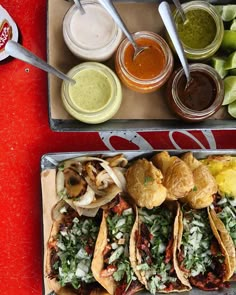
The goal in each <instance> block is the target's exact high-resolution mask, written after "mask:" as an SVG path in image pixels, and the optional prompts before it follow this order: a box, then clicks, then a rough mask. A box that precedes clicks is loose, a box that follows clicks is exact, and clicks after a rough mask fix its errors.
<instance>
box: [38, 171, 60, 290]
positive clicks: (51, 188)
mask: <svg viewBox="0 0 236 295" xmlns="http://www.w3.org/2000/svg"><path fill="white" fill-rule="evenodd" d="M53 184H55V185H53ZM41 187H42V207H43V208H42V209H43V212H42V213H43V237H44V241H43V253H44V257H43V267H44V269H43V276H44V288H45V292H44V294H45V295H47V294H49V293H50V292H51V291H52V290H51V289H50V287H49V280H48V279H47V277H46V273H45V266H46V255H47V242H48V239H49V235H50V232H51V227H52V218H51V211H52V208H53V206H54V205H55V204H56V203H57V202H58V198H57V195H56V169H47V170H44V171H43V172H42V173H41Z"/></svg>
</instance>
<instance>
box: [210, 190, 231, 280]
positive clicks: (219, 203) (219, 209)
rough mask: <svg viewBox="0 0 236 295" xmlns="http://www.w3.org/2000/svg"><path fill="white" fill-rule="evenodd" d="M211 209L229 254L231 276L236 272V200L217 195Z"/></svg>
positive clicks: (212, 216)
mask: <svg viewBox="0 0 236 295" xmlns="http://www.w3.org/2000/svg"><path fill="white" fill-rule="evenodd" d="M209 211H210V215H211V218H212V220H213V222H214V224H215V227H216V229H217V231H218V233H219V235H220V237H221V239H222V242H223V244H224V246H225V249H226V251H227V253H228V256H229V261H230V270H231V271H230V274H229V278H231V277H232V275H233V274H235V273H236V253H235V249H236V200H235V198H234V197H227V198H226V197H224V198H222V197H221V196H220V195H215V198H214V202H213V204H212V205H211V207H210V209H209ZM234 277H235V275H234ZM234 279H235V278H234Z"/></svg>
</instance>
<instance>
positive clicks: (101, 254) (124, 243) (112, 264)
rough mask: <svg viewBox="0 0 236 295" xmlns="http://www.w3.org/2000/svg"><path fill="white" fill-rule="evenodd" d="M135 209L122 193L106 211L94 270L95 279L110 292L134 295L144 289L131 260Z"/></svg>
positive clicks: (93, 262) (97, 245) (94, 260)
mask: <svg viewBox="0 0 236 295" xmlns="http://www.w3.org/2000/svg"><path fill="white" fill-rule="evenodd" d="M134 210H135V209H134V208H133V207H132V206H131V205H129V204H128V203H127V202H126V201H125V200H124V198H122V197H120V196H119V197H116V199H115V200H114V201H113V202H112V204H111V205H110V206H108V207H107V208H106V209H105V210H104V211H103V218H102V223H101V226H100V230H99V234H98V238H97V242H96V246H95V251H94V258H93V261H92V271H93V275H94V277H95V279H96V280H97V281H98V282H99V283H100V284H101V285H102V286H103V287H104V288H105V289H106V290H107V291H108V293H109V294H115V295H131V294H135V293H136V292H137V291H139V290H141V289H143V286H142V285H141V284H140V282H139V281H138V280H137V277H136V276H135V273H134V271H133V269H132V267H131V263H130V259H129V257H130V250H131V249H130V234H131V230H132V227H133V225H134V222H135V211H134Z"/></svg>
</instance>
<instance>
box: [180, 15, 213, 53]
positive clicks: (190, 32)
mask: <svg viewBox="0 0 236 295" xmlns="http://www.w3.org/2000/svg"><path fill="white" fill-rule="evenodd" d="M186 18H187V21H186V22H185V23H183V21H182V19H181V18H180V17H179V18H178V19H177V22H176V24H177V29H178V32H179V36H180V39H181V40H182V42H183V44H184V45H185V46H187V47H190V48H192V49H202V48H205V47H207V46H208V45H209V44H211V43H212V41H213V40H214V39H215V36H216V23H215V20H214V19H213V17H212V16H211V15H210V14H209V13H208V12H207V11H205V10H203V9H192V10H189V11H187V12H186Z"/></svg>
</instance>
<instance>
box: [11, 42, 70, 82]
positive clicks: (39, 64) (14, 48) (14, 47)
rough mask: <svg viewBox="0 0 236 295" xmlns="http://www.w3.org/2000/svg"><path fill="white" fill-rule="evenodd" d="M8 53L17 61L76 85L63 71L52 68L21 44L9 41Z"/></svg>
mask: <svg viewBox="0 0 236 295" xmlns="http://www.w3.org/2000/svg"><path fill="white" fill-rule="evenodd" d="M5 50H6V52H7V53H8V54H9V55H11V56H12V57H15V58H17V59H20V60H23V61H25V62H27V63H29V64H31V65H33V66H35V67H36V68H39V69H41V70H44V71H46V72H48V73H51V74H53V75H55V76H57V77H58V78H60V79H62V80H66V81H68V82H70V83H74V84H75V83H76V81H75V80H73V79H71V78H70V77H68V76H67V75H65V74H63V73H62V72H61V71H59V70H57V69H56V68H54V67H52V66H50V65H49V64H48V63H46V62H45V61H44V60H42V59H40V58H39V57H38V56H36V55H35V54H33V53H32V52H31V51H29V50H28V49H26V48H24V47H23V46H21V45H20V44H19V43H17V42H15V41H13V40H9V41H8V42H7V44H6V46H5Z"/></svg>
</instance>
